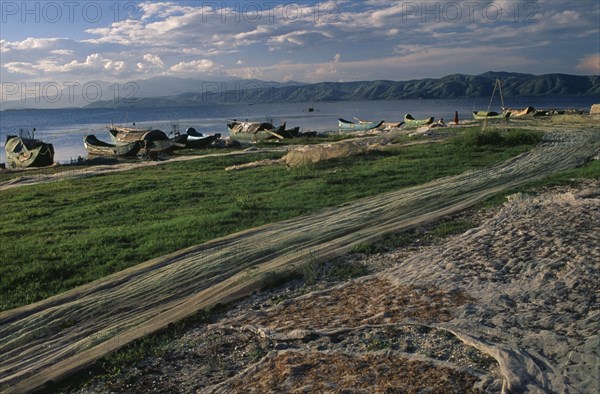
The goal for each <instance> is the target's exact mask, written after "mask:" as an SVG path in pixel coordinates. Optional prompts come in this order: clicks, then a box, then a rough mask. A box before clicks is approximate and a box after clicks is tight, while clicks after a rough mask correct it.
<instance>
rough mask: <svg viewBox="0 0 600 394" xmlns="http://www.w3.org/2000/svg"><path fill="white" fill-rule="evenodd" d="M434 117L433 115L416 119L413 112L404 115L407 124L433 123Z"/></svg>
mask: <svg viewBox="0 0 600 394" xmlns="http://www.w3.org/2000/svg"><path fill="white" fill-rule="evenodd" d="M433 119H434V117H433V116H432V117H431V118H427V119H415V118H413V116H412V115H411V114H406V115H404V123H406V125H407V126H424V125H428V124H432V123H433Z"/></svg>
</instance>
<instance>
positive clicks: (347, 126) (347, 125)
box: [338, 118, 384, 131]
mask: <svg viewBox="0 0 600 394" xmlns="http://www.w3.org/2000/svg"><path fill="white" fill-rule="evenodd" d="M383 123H384V121H383V120H382V121H381V122H369V121H365V120H359V121H358V122H357V123H354V122H352V121H349V120H346V119H342V118H339V119H338V128H339V130H340V131H369V130H373V129H377V128H379V127H380V126H381V125H382V124H383Z"/></svg>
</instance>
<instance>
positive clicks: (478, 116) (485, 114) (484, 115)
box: [473, 111, 510, 120]
mask: <svg viewBox="0 0 600 394" xmlns="http://www.w3.org/2000/svg"><path fill="white" fill-rule="evenodd" d="M509 116H510V112H505V113H501V114H499V113H498V112H494V111H473V119H475V120H484V119H508V117H509Z"/></svg>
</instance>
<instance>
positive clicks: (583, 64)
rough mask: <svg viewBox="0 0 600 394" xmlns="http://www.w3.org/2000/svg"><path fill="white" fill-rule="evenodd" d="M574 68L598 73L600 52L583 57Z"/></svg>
mask: <svg viewBox="0 0 600 394" xmlns="http://www.w3.org/2000/svg"><path fill="white" fill-rule="evenodd" d="M575 68H576V69H577V70H580V71H583V72H585V73H590V74H593V75H600V54H598V53H596V54H593V55H587V56H585V57H583V58H582V59H581V60H580V61H579V63H578V64H577V66H575Z"/></svg>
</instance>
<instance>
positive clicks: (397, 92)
mask: <svg viewBox="0 0 600 394" xmlns="http://www.w3.org/2000/svg"><path fill="white" fill-rule="evenodd" d="M496 78H500V79H501V81H502V89H503V94H504V96H505V97H516V96H519V97H532V96H571V95H572V96H599V97H600V77H599V76H577V75H567V74H548V75H531V74H517V73H508V72H487V73H485V74H481V75H475V76H474V75H463V74H453V75H448V76H446V77H443V78H439V79H432V78H428V79H420V80H411V81H403V82H396V81H362V82H323V83H315V84H303V83H299V82H291V83H287V84H278V83H274V82H263V81H246V80H238V81H230V82H228V83H223V84H222V85H220V84H219V83H214V82H204V83H201V84H199V85H197V86H199V89H194V90H190V91H189V92H187V93H183V94H177V95H163V96H161V97H139V98H132V99H127V100H122V101H120V102H115V101H103V102H96V103H92V104H90V105H88V107H91V108H98V107H100V108H107V107H150V108H151V107H169V106H198V105H204V104H235V103H257V104H258V103H270V102H321V101H357V100H401V99H418V98H422V99H453V98H461V97H487V96H491V94H492V93H493V88H494V82H495V80H496Z"/></svg>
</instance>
